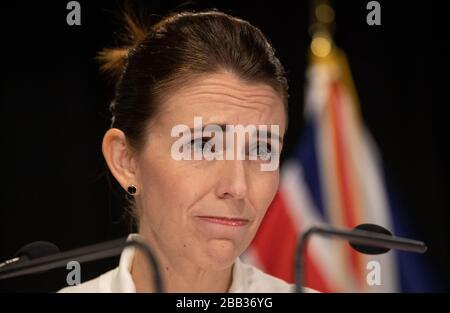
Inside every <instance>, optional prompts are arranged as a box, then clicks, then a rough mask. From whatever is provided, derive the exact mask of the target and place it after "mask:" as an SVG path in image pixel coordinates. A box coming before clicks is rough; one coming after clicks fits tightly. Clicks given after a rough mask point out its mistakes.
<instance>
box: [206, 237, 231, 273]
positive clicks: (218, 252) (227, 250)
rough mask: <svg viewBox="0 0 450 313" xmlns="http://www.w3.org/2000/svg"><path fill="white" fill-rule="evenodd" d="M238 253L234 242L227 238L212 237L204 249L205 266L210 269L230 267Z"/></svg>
mask: <svg viewBox="0 0 450 313" xmlns="http://www.w3.org/2000/svg"><path fill="white" fill-rule="evenodd" d="M239 255H240V251H238V249H237V246H236V244H235V243H234V242H233V241H231V240H227V239H214V240H211V242H209V243H208V247H207V249H206V256H205V258H206V259H205V262H204V263H206V264H205V265H206V267H208V268H209V269H211V270H224V269H227V268H229V267H231V266H232V265H233V264H234V261H236V258H237V257H238V256H239Z"/></svg>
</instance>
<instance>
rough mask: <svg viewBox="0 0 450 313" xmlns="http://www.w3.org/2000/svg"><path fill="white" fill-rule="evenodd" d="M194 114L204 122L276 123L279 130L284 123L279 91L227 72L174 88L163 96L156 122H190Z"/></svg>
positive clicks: (196, 79) (194, 80)
mask: <svg viewBox="0 0 450 313" xmlns="http://www.w3.org/2000/svg"><path fill="white" fill-rule="evenodd" d="M195 116H199V117H202V120H203V122H204V123H216V124H230V125H237V124H242V125H249V124H254V125H279V126H280V131H281V132H284V129H285V124H286V121H285V119H286V118H285V111H284V105H283V100H282V98H281V96H280V95H279V93H278V92H276V91H275V90H274V89H273V88H272V87H271V86H269V85H268V84H264V83H249V82H245V81H243V80H241V79H239V78H238V77H236V76H235V75H234V74H232V73H229V72H222V73H216V74H207V75H203V76H199V77H196V78H195V79H193V80H192V82H189V83H187V84H186V85H184V86H183V87H181V88H179V89H177V90H176V91H175V92H174V93H173V94H171V95H170V96H168V97H166V98H165V101H164V104H163V109H162V111H161V114H160V116H159V117H158V121H159V122H161V123H168V124H170V123H172V124H173V123H183V124H186V125H191V124H193V119H194V117H195ZM167 126H170V125H167ZM172 126H173V125H172Z"/></svg>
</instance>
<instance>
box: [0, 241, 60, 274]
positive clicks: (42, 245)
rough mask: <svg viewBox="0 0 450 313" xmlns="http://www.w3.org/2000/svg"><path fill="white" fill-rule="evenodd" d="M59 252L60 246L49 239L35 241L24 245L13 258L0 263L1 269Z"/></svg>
mask: <svg viewBox="0 0 450 313" xmlns="http://www.w3.org/2000/svg"><path fill="white" fill-rule="evenodd" d="M58 252H59V248H58V247H57V246H56V245H55V244H53V243H51V242H48V241H35V242H32V243H29V244H27V245H26V246H23V247H22V248H20V249H19V251H17V253H16V254H15V256H14V257H13V258H12V259H9V260H6V261H4V262H1V263H0V269H1V268H3V267H5V266H8V265H11V264H16V263H19V262H24V261H28V260H33V259H37V258H41V257H44V256H47V255H51V254H55V253H58Z"/></svg>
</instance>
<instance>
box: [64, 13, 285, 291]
mask: <svg viewBox="0 0 450 313" xmlns="http://www.w3.org/2000/svg"><path fill="white" fill-rule="evenodd" d="M126 21H127V25H126V26H127V27H126V28H127V29H128V30H129V31H130V32H131V33H132V38H133V39H134V42H133V43H132V44H131V45H129V46H128V47H124V48H119V49H108V50H104V51H103V52H102V53H101V54H100V59H101V60H102V61H103V65H102V68H103V69H104V70H108V71H112V72H115V73H117V74H119V75H120V78H119V80H118V82H117V85H116V96H115V100H114V101H113V104H112V105H111V112H112V115H113V116H112V127H111V129H109V130H108V131H107V132H106V134H105V135H104V139H103V146H102V149H103V154H104V157H105V159H106V162H107V165H108V167H109V169H110V171H111V173H112V174H113V176H114V177H115V178H116V179H117V181H118V182H119V184H120V185H121V186H122V187H123V189H124V190H125V191H126V192H127V193H128V194H129V195H130V197H131V198H132V203H133V210H134V214H135V216H136V218H137V222H138V223H137V224H138V231H139V234H134V235H131V236H139V237H140V238H142V239H144V240H145V241H146V242H147V243H148V244H149V245H150V247H152V250H154V252H155V253H156V256H157V259H158V261H159V263H160V267H161V270H162V277H163V281H164V286H165V289H166V291H167V292H290V291H291V290H292V285H290V284H288V283H286V282H284V281H282V280H280V279H277V278H275V277H272V276H270V275H268V274H265V273H263V272H261V271H260V270H258V269H256V268H255V267H253V266H250V265H247V264H244V263H242V262H241V261H240V260H239V255H240V254H241V253H242V252H243V251H244V250H245V249H246V248H247V247H248V246H249V244H250V242H251V241H252V239H253V237H254V235H255V233H256V231H257V229H258V227H259V225H260V223H261V220H262V219H263V217H264V214H265V213H266V211H267V208H268V207H269V205H270V203H271V201H272V199H273V198H274V196H275V193H276V191H277V188H278V183H279V171H278V168H276V169H275V170H261V168H262V167H261V165H262V164H267V163H268V162H270V161H271V160H269V159H268V158H267V157H269V158H275V160H276V161H277V162H278V155H279V153H280V151H281V148H282V142H283V137H284V134H285V132H286V128H287V99H288V92H287V91H288V86H287V82H286V78H285V75H284V70H283V67H282V65H281V64H280V62H279V61H278V59H277V58H276V57H275V55H274V50H273V49H272V47H271V46H270V44H269V43H268V41H267V39H266V38H265V37H264V35H263V34H262V33H261V32H260V31H259V30H258V29H257V28H255V27H254V26H252V25H250V24H249V23H248V22H246V21H243V20H240V19H237V18H234V17H231V16H229V15H226V14H224V13H220V12H217V11H210V12H202V13H187V12H186V13H178V14H175V15H172V16H169V17H167V18H164V19H163V20H162V21H161V22H159V23H158V24H156V25H154V26H153V27H151V28H150V29H148V30H143V29H141V28H140V27H139V26H138V24H137V23H136V22H134V21H133V19H131V18H130V17H129V15H128V16H127V17H126ZM129 37H130V36H129ZM130 38H131V37H130ZM196 118H197V121H198V119H199V118H200V119H201V121H202V123H203V125H210V124H213V125H216V126H218V127H219V128H220V129H224V130H225V132H224V134H225V135H227V136H228V128H227V127H228V126H230V125H244V126H248V125H256V126H261V125H265V126H268V125H271V126H277V128H275V129H276V130H278V132H276V131H275V132H274V133H271V134H270V132H267V134H269V139H270V142H271V143H272V142H273V141H274V140H273V139H274V138H275V139H276V140H277V142H278V140H279V143H280V144H279V145H278V146H279V147H278V149H276V147H274V146H277V145H276V144H275V145H274V146H272V147H270V146H269V148H268V145H267V142H264V144H263V143H261V142H260V141H261V140H260V137H261V138H263V139H264V136H259V135H254V134H253V135H252V136H253V137H252V138H253V139H255V136H256V137H257V138H256V140H253V141H254V142H256V146H255V145H253V146H251V147H250V145H249V142H250V139H249V138H247V139H246V140H245V141H244V142H240V143H241V146H239V145H238V144H234V143H233V146H227V145H225V146H223V147H224V148H223V151H225V150H228V149H232V150H233V149H234V151H237V152H239V151H245V152H244V153H243V154H245V156H247V157H246V158H244V160H242V158H238V157H236V158H231V159H228V158H227V159H220V158H217V159H213V160H211V159H205V158H202V159H196V158H193V159H186V158H184V159H180V158H176V157H174V155H173V152H174V149H173V147H174V144H175V143H176V142H178V143H179V142H180V140H181V139H180V138H179V137H177V136H174V132H173V129H174V127H175V126H179V125H185V126H187V127H188V129H189V128H192V129H194V132H196V131H198V130H199V129H198V128H197V127H194V122H195V121H196ZM216 129H217V128H216ZM260 129H264V128H258V134H262V132H261V131H260ZM200 132H201V130H200ZM197 133H198V132H197ZM267 134H266V135H267ZM175 135H176V134H175ZM202 136H203V137H199V136H197V137H195V136H194V137H191V134H190V135H188V138H189V140H188V141H187V142H186V143H185V144H184V145H183V146H182V148H184V149H186V150H185V152H186V151H188V153H189V154H190V153H194V152H195V151H198V150H199V151H201V152H204V151H205V150H204V148H205V147H207V146H208V144H209V143H210V141H211V139H212V137H211V136H204V134H202ZM220 136H222V135H220ZM266 137H267V136H266ZM214 138H216V139H218V138H219V135H217V133H216V134H215V136H214ZM266 141H269V140H266ZM224 142H226V143H227V144H228V141H224ZM210 147H211V145H210ZM270 149H272V150H270ZM213 150H214V151H213V152H215V153H217V146H214V149H213ZM223 151H222V152H223ZM209 152H211V149H210V151H209ZM219 153H220V152H219ZM252 153H253V154H254V155H255V154H256V155H257V156H258V158H256V159H255V158H253V159H251V158H249V157H248V156H249V155H251V154H252ZM146 262H147V261H146V259H145V257H144V255H143V254H141V253H140V252H139V251H137V250H136V251H135V250H134V249H131V248H128V249H126V250H125V251H124V252H123V253H122V255H121V259H120V265H119V267H118V268H116V269H114V270H112V271H110V272H107V273H105V274H103V275H102V276H100V277H98V278H96V279H93V280H91V281H89V282H86V283H83V284H81V285H78V286H74V287H68V288H66V289H63V290H62V291H63V292H151V291H153V286H151V284H150V281H151V272H150V271H149V270H148V269H147V265H146V264H147V263H146Z"/></svg>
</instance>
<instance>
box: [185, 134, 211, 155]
mask: <svg viewBox="0 0 450 313" xmlns="http://www.w3.org/2000/svg"><path fill="white" fill-rule="evenodd" d="M210 140H211V138H210V137H202V138H195V139H192V140H191V142H190V145H191V147H193V148H194V150H197V151H203V149H204V148H205V146H206V145H207V144H209V141H210ZM213 150H214V149H213ZM212 152H214V151H212Z"/></svg>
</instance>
